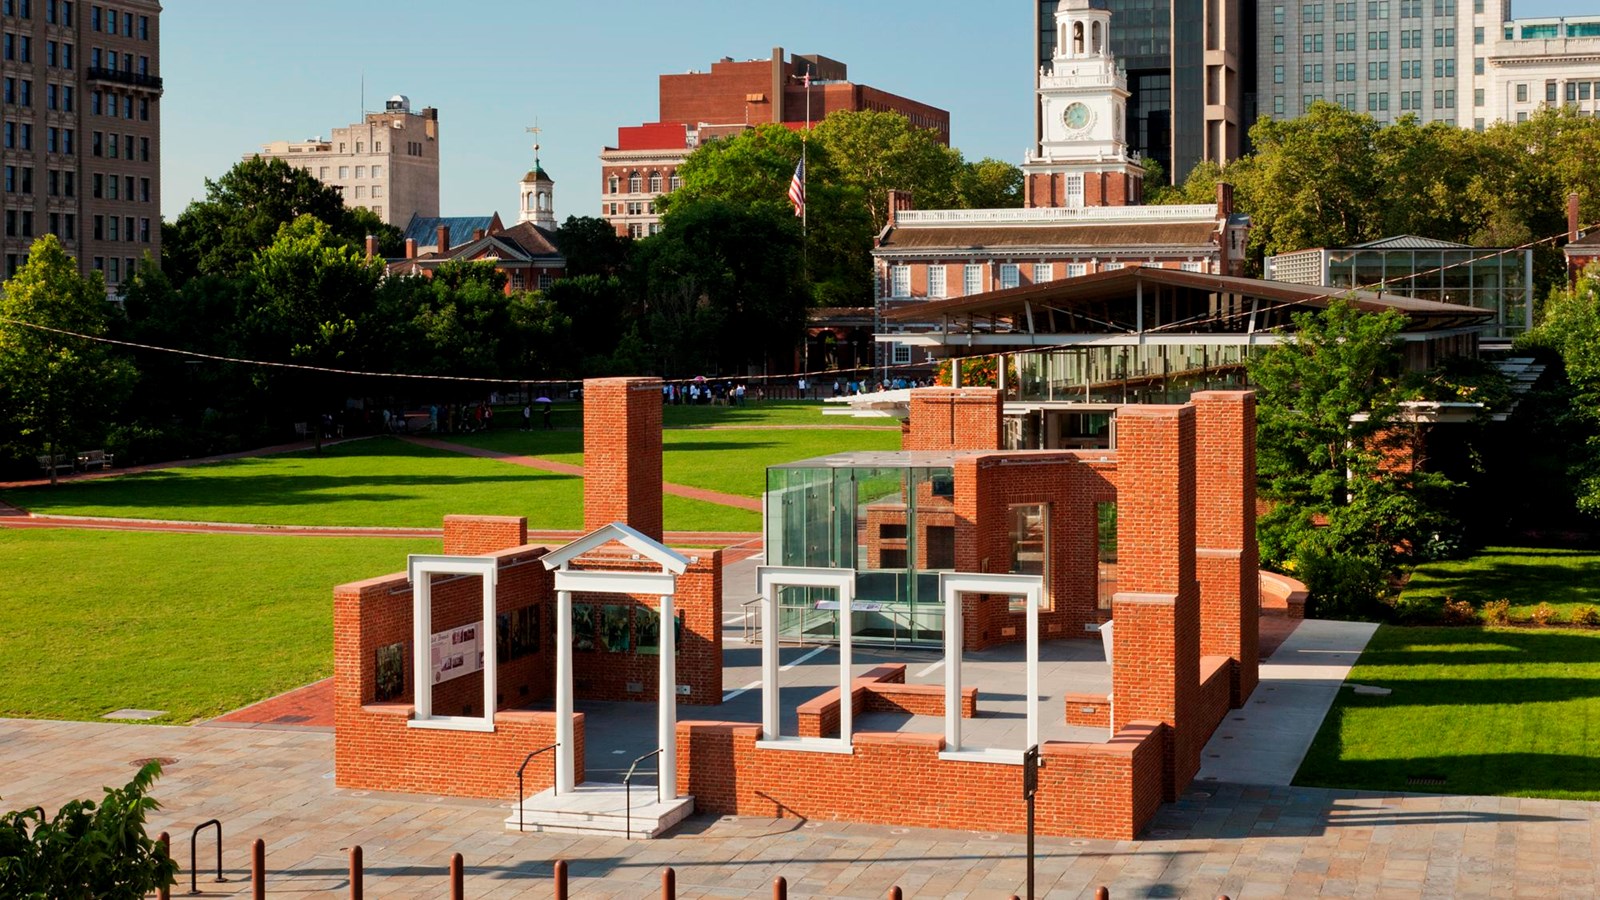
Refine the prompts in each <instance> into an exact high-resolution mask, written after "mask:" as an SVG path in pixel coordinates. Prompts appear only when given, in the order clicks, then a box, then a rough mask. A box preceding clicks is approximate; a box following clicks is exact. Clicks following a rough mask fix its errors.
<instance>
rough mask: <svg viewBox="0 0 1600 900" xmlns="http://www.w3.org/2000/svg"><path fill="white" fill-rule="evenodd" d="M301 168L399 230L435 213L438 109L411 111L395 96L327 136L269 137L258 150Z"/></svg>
mask: <svg viewBox="0 0 1600 900" xmlns="http://www.w3.org/2000/svg"><path fill="white" fill-rule="evenodd" d="M251 156H261V157H263V158H266V159H281V160H283V161H284V162H286V163H288V164H289V165H291V166H294V167H295V168H298V169H304V170H305V171H307V172H309V173H311V175H313V176H314V177H316V178H317V179H319V180H321V181H322V182H323V183H324V184H330V185H333V186H334V187H337V188H339V189H340V190H341V191H343V192H344V202H345V205H346V206H365V207H366V208H368V209H370V210H372V211H373V212H375V213H377V214H378V218H380V219H382V220H383V221H385V222H387V223H389V224H390V225H393V226H395V227H396V228H405V227H406V224H407V223H408V222H410V221H411V219H412V217H413V216H423V217H431V216H437V215H439V111H438V110H437V109H434V108H433V107H431V106H429V107H424V108H423V109H422V111H421V112H412V111H411V99H410V98H409V97H407V96H405V95H404V94H396V95H394V96H393V97H390V98H389V100H388V101H387V102H385V103H384V108H383V111H382V112H369V113H367V114H366V115H365V116H363V117H362V121H360V122H358V123H356V124H354V125H348V126H346V127H344V128H335V129H334V130H333V137H331V138H330V139H328V140H323V139H322V138H320V137H317V138H312V139H311V140H309V141H295V142H291V141H274V142H273V143H270V144H264V145H262V147H261V152H260V153H252V154H247V155H246V156H245V158H246V159H249V158H250V157H251Z"/></svg>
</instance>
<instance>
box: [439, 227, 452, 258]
mask: <svg viewBox="0 0 1600 900" xmlns="http://www.w3.org/2000/svg"><path fill="white" fill-rule="evenodd" d="M449 249H450V226H449V225H440V226H439V252H440V253H445V252H447V251H448V250H449Z"/></svg>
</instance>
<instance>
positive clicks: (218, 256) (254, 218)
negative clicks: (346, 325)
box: [162, 156, 401, 284]
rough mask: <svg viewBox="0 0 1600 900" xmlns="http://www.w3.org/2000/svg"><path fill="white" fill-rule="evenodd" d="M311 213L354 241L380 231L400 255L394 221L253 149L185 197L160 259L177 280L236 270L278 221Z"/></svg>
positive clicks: (386, 247) (390, 250)
mask: <svg viewBox="0 0 1600 900" xmlns="http://www.w3.org/2000/svg"><path fill="white" fill-rule="evenodd" d="M301 216H311V217H312V218H314V219H316V220H317V221H319V222H321V223H323V224H324V225H326V226H327V227H328V229H329V231H330V233H331V234H332V235H334V236H337V237H338V238H339V239H340V240H341V241H343V242H345V243H348V244H349V245H351V246H353V247H356V248H364V244H365V241H366V236H367V235H369V234H370V235H374V236H376V237H378V238H379V248H380V250H381V251H382V252H383V253H384V254H386V255H398V254H399V252H400V244H401V236H400V232H399V230H398V229H396V228H393V227H391V226H388V225H385V224H383V223H382V222H380V221H379V220H378V217H377V215H376V214H374V213H373V212H372V211H371V210H369V209H366V208H365V207H354V208H351V207H346V206H345V203H344V195H343V193H342V192H341V191H340V189H339V188H337V187H333V186H331V185H327V184H323V183H322V182H321V181H318V180H317V179H316V178H315V177H313V176H312V175H311V173H309V172H306V171H304V170H302V169H297V168H295V167H294V166H291V165H289V164H288V163H286V162H284V161H283V160H281V159H262V158H261V157H259V156H254V157H251V158H250V159H247V160H244V161H242V162H240V163H237V164H236V165H234V167H233V168H232V169H229V170H228V171H227V172H226V173H224V174H223V175H222V177H220V178H218V179H217V180H215V181H212V180H210V179H207V180H206V197H205V199H204V200H196V201H194V202H193V203H190V204H189V206H188V208H187V209H185V210H184V211H183V212H182V213H181V214H180V215H179V216H178V218H177V219H176V220H175V221H173V222H172V223H170V224H168V225H167V226H166V227H165V228H164V229H163V233H162V244H163V246H162V255H163V264H164V267H165V268H166V270H167V272H168V274H169V275H171V276H172V277H173V278H174V279H175V280H176V281H177V282H178V283H179V284H182V283H183V282H184V281H187V280H188V279H189V278H192V277H194V276H195V275H230V276H231V275H237V274H239V273H241V272H242V271H244V270H245V269H247V268H248V267H249V266H250V264H251V262H252V260H253V259H254V258H255V254H256V253H258V252H260V251H261V250H262V249H264V248H265V247H266V246H267V245H269V244H271V243H272V242H273V240H274V239H275V238H276V237H277V234H278V229H280V228H282V227H283V226H284V225H287V224H289V223H290V222H293V221H294V220H295V219H298V218H299V217H301Z"/></svg>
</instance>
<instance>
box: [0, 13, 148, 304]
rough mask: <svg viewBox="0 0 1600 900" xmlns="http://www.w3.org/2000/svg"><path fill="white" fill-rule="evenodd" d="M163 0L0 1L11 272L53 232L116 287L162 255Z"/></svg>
mask: <svg viewBox="0 0 1600 900" xmlns="http://www.w3.org/2000/svg"><path fill="white" fill-rule="evenodd" d="M160 16H161V4H160V3H158V2H155V0H123V2H118V3H115V4H113V5H110V6H102V5H99V4H96V3H85V2H72V3H69V2H65V0H5V2H4V3H0V91H3V95H0V100H3V102H4V104H5V111H4V123H3V125H0V157H3V160H0V165H3V166H4V173H3V174H4V179H5V182H4V185H3V192H0V213H3V218H4V221H5V231H4V235H3V238H0V240H3V241H4V251H3V252H4V254H5V275H6V276H7V277H9V276H10V275H11V274H13V273H15V272H16V270H17V268H18V267H19V266H21V265H22V264H23V263H24V262H26V261H27V258H28V249H29V247H30V246H31V245H32V244H33V242H34V240H35V239H37V238H38V237H40V236H41V235H44V234H55V235H56V236H57V237H59V238H60V239H61V242H62V243H63V244H64V245H65V246H66V248H67V252H68V253H70V254H72V255H73V256H74V257H77V259H78V262H79V266H80V268H81V269H82V270H83V271H85V272H88V271H93V270H96V269H98V270H100V271H102V272H104V273H105V277H106V282H107V285H108V286H109V287H110V288H112V289H113V291H114V290H115V288H116V287H117V286H118V285H120V284H121V283H122V282H124V281H125V280H127V277H128V276H129V274H131V273H132V271H133V269H134V267H135V266H136V265H138V261H139V260H140V259H142V258H143V257H144V256H145V254H150V255H151V256H152V257H155V258H159V257H160V255H161V214H160V209H161V76H160V74H159V73H160V71H161V52H160V48H161V41H160V36H161V31H160V27H161V25H160Z"/></svg>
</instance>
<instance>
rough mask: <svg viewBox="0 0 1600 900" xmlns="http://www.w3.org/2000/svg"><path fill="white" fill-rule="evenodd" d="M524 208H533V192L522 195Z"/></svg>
mask: <svg viewBox="0 0 1600 900" xmlns="http://www.w3.org/2000/svg"><path fill="white" fill-rule="evenodd" d="M522 208H523V209H533V195H532V194H523V195H522Z"/></svg>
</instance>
